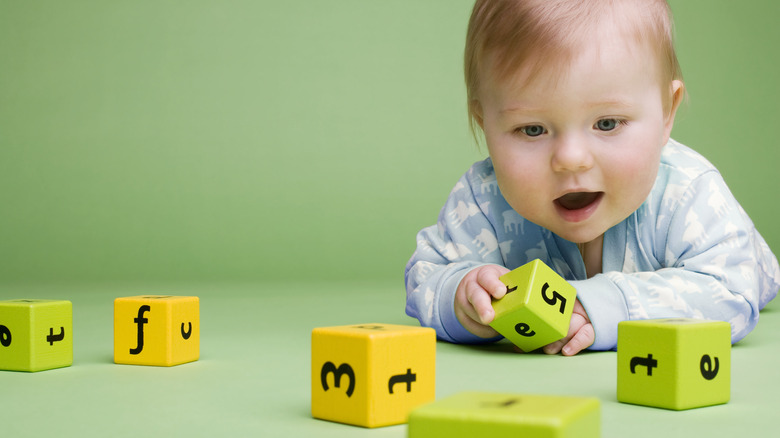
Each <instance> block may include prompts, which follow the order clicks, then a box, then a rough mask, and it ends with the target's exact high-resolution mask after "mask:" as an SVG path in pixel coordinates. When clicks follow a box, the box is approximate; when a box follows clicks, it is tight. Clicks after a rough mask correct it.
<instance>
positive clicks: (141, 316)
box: [130, 305, 152, 354]
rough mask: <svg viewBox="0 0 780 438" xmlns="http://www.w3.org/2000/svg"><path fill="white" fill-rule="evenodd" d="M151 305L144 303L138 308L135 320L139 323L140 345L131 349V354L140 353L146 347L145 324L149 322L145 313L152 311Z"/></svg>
mask: <svg viewBox="0 0 780 438" xmlns="http://www.w3.org/2000/svg"><path fill="white" fill-rule="evenodd" d="M151 309H152V308H151V307H149V306H147V305H143V306H141V307H139V308H138V317H137V318H135V319H133V322H134V323H136V324H138V346H137V347H135V348H131V349H130V354H138V353H140V352H141V351H142V350H143V349H144V324H146V323H147V322H149V319H148V318H144V313H146V312H150V311H151Z"/></svg>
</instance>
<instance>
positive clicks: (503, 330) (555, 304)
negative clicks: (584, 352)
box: [490, 259, 577, 352]
mask: <svg viewBox="0 0 780 438" xmlns="http://www.w3.org/2000/svg"><path fill="white" fill-rule="evenodd" d="M501 281H503V282H504V284H506V289H507V294H506V295H505V296H504V297H503V298H501V299H500V300H495V301H493V309H494V310H495V311H496V317H495V319H494V320H493V322H492V323H491V324H490V326H491V327H493V328H494V329H495V330H496V331H497V332H498V333H500V334H501V335H502V336H504V337H505V338H507V339H509V340H510V341H512V343H513V344H515V345H517V346H518V347H520V349H521V350H523V351H526V352H529V351H533V350H536V349H537V348H540V347H543V346H545V345H547V344H549V343H552V342H555V341H557V340H559V339H562V338H564V337H565V336H566V334H567V333H568V331H569V322H570V321H571V313H572V309H573V308H574V301H575V299H576V298H577V291H576V290H575V289H574V287H573V286H572V285H570V284H569V283H568V282H567V281H566V280H564V279H563V277H561V276H560V275H558V274H556V273H555V271H553V270H552V269H550V268H549V267H548V266H547V265H545V264H544V263H543V262H542V261H541V260H539V259H536V260H534V261H532V262H529V263H526V264H525V265H523V266H520V267H519V268H517V269H515V270H513V271H511V272H508V273H506V274H504V275H502V276H501Z"/></svg>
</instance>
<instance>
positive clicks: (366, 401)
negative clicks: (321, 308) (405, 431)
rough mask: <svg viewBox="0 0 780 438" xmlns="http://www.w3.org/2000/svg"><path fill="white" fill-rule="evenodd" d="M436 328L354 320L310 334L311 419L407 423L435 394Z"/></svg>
mask: <svg viewBox="0 0 780 438" xmlns="http://www.w3.org/2000/svg"><path fill="white" fill-rule="evenodd" d="M435 379H436V332H435V331H434V330H433V329H431V328H423V327H412V326H403V325H391V324H358V325H350V326H338V327H320V328H315V329H314V330H313V331H312V334H311V413H312V416H313V417H314V418H319V419H323V420H330V421H336V422H339V423H347V424H353V425H357V426H363V427H380V426H388V425H391V424H400V423H405V422H406V421H407V418H408V415H409V412H410V411H411V410H412V409H414V408H416V407H417V406H419V405H421V404H423V403H427V402H430V401H432V400H433V399H434V398H435V396H436V393H435V391H436V381H435Z"/></svg>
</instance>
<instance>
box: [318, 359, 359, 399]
mask: <svg viewBox="0 0 780 438" xmlns="http://www.w3.org/2000/svg"><path fill="white" fill-rule="evenodd" d="M330 373H333V386H335V387H336V388H340V387H341V386H340V385H341V376H342V375H344V374H346V375H347V377H349V387H347V397H352V393H353V392H354V391H355V372H354V371H352V367H351V366H349V364H345V363H343V364H341V365H339V367H338V368H336V365H333V362H325V365H323V366H322V371H320V379H321V380H322V389H324V390H325V391H327V390H328V389H330V388H328V374H330Z"/></svg>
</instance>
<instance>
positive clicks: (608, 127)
mask: <svg viewBox="0 0 780 438" xmlns="http://www.w3.org/2000/svg"><path fill="white" fill-rule="evenodd" d="M619 124H620V121H619V120H617V119H601V120H599V121H598V122H596V129H598V130H599V131H612V130H614V129H615V128H617V127H618V125H619Z"/></svg>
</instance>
